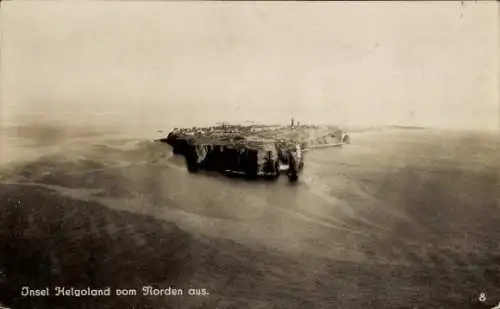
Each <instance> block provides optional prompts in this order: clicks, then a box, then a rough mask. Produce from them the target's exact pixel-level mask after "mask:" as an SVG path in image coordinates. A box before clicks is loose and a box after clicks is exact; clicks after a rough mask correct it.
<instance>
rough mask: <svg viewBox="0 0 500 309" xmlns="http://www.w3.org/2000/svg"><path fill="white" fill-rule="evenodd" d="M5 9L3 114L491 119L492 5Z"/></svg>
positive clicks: (1, 17) (489, 122) (489, 123)
mask: <svg viewBox="0 0 500 309" xmlns="http://www.w3.org/2000/svg"><path fill="white" fill-rule="evenodd" d="M1 6H2V7H1V10H0V22H1V101H0V104H1V109H0V112H1V113H2V115H1V116H2V119H4V121H6V120H11V119H13V118H15V117H16V116H19V115H23V114H26V113H36V112H41V113H45V114H47V115H50V116H51V117H52V116H53V117H55V118H61V117H62V115H75V114H77V115H78V119H80V120H85V121H89V122H96V123H99V122H101V121H102V120H103V119H111V120H112V121H115V122H123V123H130V124H138V123H142V122H144V123H147V124H155V125H156V124H160V123H167V122H169V123H175V124H180V123H182V122H185V123H186V124H193V123H196V122H200V123H207V122H214V121H219V120H227V121H238V120H246V119H248V120H256V121H275V122H276V121H281V122H284V121H287V120H288V118H289V117H290V116H292V115H293V116H295V117H296V118H298V119H299V120H303V121H321V122H336V123H341V124H408V125H431V126H445V127H468V128H484V129H491V128H498V127H499V116H500V109H499V95H498V93H499V66H498V63H499V61H498V55H499V54H500V51H499V38H498V35H499V29H498V16H499V15H498V14H499V10H498V4H496V3H495V2H493V1H492V2H486V1H478V2H477V3H474V2H472V1H470V2H467V1H466V2H465V4H463V5H461V3H460V2H458V1H457V2H452V1H447V2H440V3H437V2H428V3H427V2H416V3H411V2H406V3H405V2H394V3H390V2H365V3H352V2H351V3H345V2H344V3H342V2H335V3H334V2H329V3H320V2H312V3H299V2H281V3H270V2H260V3H244V2H236V3H234V2H157V1H146V2H132V1H125V2H120V1H112V2H104V1H99V2H97V1H89V2H50V1H41V2H36V1H30V2H24V1H23V2H2V4H1ZM104 115H105V116H104ZM73 117H74V116H73Z"/></svg>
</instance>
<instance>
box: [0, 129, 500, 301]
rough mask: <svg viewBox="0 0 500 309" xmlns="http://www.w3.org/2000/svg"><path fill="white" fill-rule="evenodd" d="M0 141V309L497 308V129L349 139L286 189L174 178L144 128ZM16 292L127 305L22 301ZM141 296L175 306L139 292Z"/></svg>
mask: <svg viewBox="0 0 500 309" xmlns="http://www.w3.org/2000/svg"><path fill="white" fill-rule="evenodd" d="M1 132H2V135H1V136H2V137H1V139H0V141H1V143H0V181H1V183H0V208H1V209H0V303H1V304H2V305H3V306H5V307H8V308H12V309H14V308H124V309H125V308H158V309H160V308H161V309H166V308H176V309H177V308H207V309H217V308H218V309H230V308H231V309H233V308H234V309H246V308H249V309H250V308H251V309H261V308H262V309H264V308H265V309H268V308H283V309H285V308H286V309H295V308H296V309H299V308H300V309H308V308H311V309H313V308H347V309H351V308H352V309H357V308H398V309H402V308H408V309H410V308H411V309H415V308H419V309H424V308H425V309H430V308H492V307H493V306H495V305H496V304H497V303H498V302H499V301H500V155H499V153H500V136H499V135H498V134H497V133H495V132H489V133H485V132H472V131H471V132H458V131H444V130H443V131H439V130H431V129H404V128H385V129H384V130H373V131H364V132H354V133H352V134H351V141H352V143H351V144H350V145H344V146H343V147H338V148H330V149H318V150H313V151H310V152H308V153H307V157H306V165H305V170H304V174H303V175H301V178H300V179H299V182H298V183H296V184H291V183H289V182H288V180H287V179H286V177H282V178H281V179H279V180H278V181H277V182H271V181H246V180H242V179H237V178H236V179H234V178H227V177H225V176H221V175H218V174H213V173H199V174H189V173H188V172H187V171H186V168H185V166H184V161H183V160H182V158H179V157H176V156H173V155H172V153H171V150H170V148H169V147H168V146H166V145H163V144H159V143H154V142H152V140H153V139H154V138H157V137H158V136H157V135H158V134H159V133H156V132H155V134H156V135H155V134H152V135H151V138H150V139H147V138H142V137H134V136H130V135H127V134H123V133H121V132H120V131H119V130H118V131H113V130H108V129H104V128H98V127H97V128H96V127H94V128H91V129H89V128H73V127H59V126H39V125H38V126H30V125H25V126H13V127H3V128H2V131H1ZM23 286H29V287H31V288H39V289H44V288H46V287H48V288H49V291H50V293H51V294H52V295H54V292H55V287H57V286H59V287H66V288H69V287H75V288H84V289H86V288H92V289H99V288H102V289H104V288H106V287H110V289H111V291H113V292H114V291H116V290H117V289H128V291H129V292H133V290H135V291H137V295H135V296H134V295H129V296H116V295H114V296H113V294H114V293H112V295H111V296H100V297H76V296H58V297H55V296H52V297H43V296H39V297H36V296H31V297H23V296H22V294H21V289H22V287H23ZM145 286H153V287H155V288H158V289H167V288H169V287H170V288H172V289H173V288H176V289H182V292H183V295H182V296H180V295H177V296H175V295H156V296H154V295H143V293H142V288H143V287H145ZM190 289H191V290H190ZM203 289H205V290H203ZM190 293H191V294H195V295H189V294H190ZM481 293H485V294H484V296H485V299H486V300H485V301H484V302H480V301H479V296H480V295H481ZM198 294H200V295H198Z"/></svg>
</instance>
